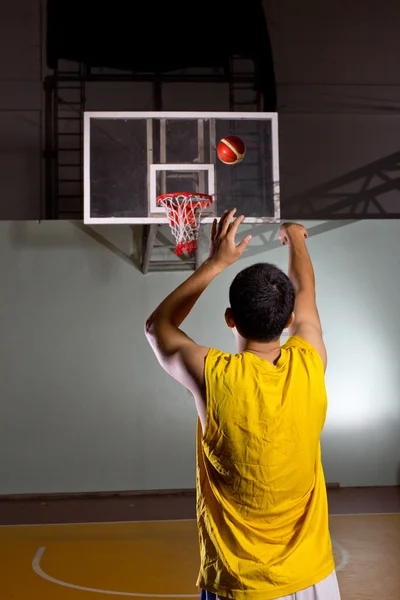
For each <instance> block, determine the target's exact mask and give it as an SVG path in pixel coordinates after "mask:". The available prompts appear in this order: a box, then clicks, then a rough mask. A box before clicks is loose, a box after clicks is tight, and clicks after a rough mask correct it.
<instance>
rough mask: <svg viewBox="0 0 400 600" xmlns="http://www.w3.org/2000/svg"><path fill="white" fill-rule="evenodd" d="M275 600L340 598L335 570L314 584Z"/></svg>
mask: <svg viewBox="0 0 400 600" xmlns="http://www.w3.org/2000/svg"><path fill="white" fill-rule="evenodd" d="M276 600H340V591H339V585H338V581H337V577H336V571H333V573H331V574H330V575H328V577H325V579H323V580H322V581H319V582H318V583H316V584H315V585H312V586H311V587H308V588H306V589H304V590H300V592H296V593H295V594H289V596H283V597H281V598H277V599H276Z"/></svg>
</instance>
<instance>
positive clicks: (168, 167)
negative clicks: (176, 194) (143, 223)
mask: <svg viewBox="0 0 400 600" xmlns="http://www.w3.org/2000/svg"><path fill="white" fill-rule="evenodd" d="M159 171H189V172H193V173H194V172H196V171H199V172H200V171H205V172H207V174H208V189H207V191H206V192H204V193H206V194H209V195H210V196H214V195H215V185H214V181H215V179H214V165H211V164H210V165H207V164H201V165H197V164H186V163H185V164H171V163H169V164H168V163H164V164H152V165H150V170H149V195H150V211H151V213H152V214H155V213H159V214H161V215H163V214H165V208H163V207H162V206H157V203H156V198H157V173H158V172H159ZM178 191H179V190H178ZM196 191H197V190H193V192H196ZM201 191H202V192H203V190H201Z"/></svg>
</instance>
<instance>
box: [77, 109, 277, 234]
mask: <svg viewBox="0 0 400 600" xmlns="http://www.w3.org/2000/svg"><path fill="white" fill-rule="evenodd" d="M91 119H110V120H113V119H123V120H129V119H142V120H143V119H147V120H149V119H150V120H151V119H157V120H160V119H167V120H168V119H185V120H190V119H220V120H222V119H227V120H253V121H256V120H261V121H270V122H271V131H272V175H273V187H274V192H273V193H274V216H273V217H246V218H245V219H244V222H245V223H279V222H280V218H281V215H280V184H279V142H278V114H277V113H267V112H193V111H191V112H182V111H179V112H172V111H166V112H163V111H150V112H138V111H118V112H116V111H106V112H105V111H87V112H85V113H84V115H83V138H84V139H83V194H84V197H83V221H84V223H85V224H87V225H114V224H115V225H135V224H151V223H155V224H163V223H165V224H166V223H168V219H167V217H166V216H163V215H162V214H161V213H163V212H164V209H162V208H159V207H157V206H156V207H155V210H154V213H160V214H159V215H157V216H150V217H91V216H90V212H91V211H90V121H91ZM167 166H168V165H166V164H151V165H149V169H150V172H149V181H148V189H149V193H150V207H151V212H152V213H153V205H154V204H155V198H153V195H152V194H151V190H150V187H151V185H154V184H151V181H152V177H154V178H155V176H156V175H155V174H156V171H157V170H163V169H162V168H163V167H167ZM169 166H170V167H171V166H172V167H173V170H179V169H178V168H177V167H179V166H181V167H185V168H184V169H181V170H188V171H197V170H198V171H200V170H208V173H209V177H210V173H211V171H210V170H209V169H208V168H209V167H210V166H211V167H213V169H212V179H213V186H214V177H213V173H214V165H199V164H185V165H169ZM153 167H157V169H154V168H153ZM203 167H206V169H203ZM164 170H166V169H164ZM209 185H211V182H210V179H209ZM155 189H156V188H155V187H154V190H153V192H154V191H155ZM214 192H215V190H214ZM209 193H210V194H211V192H209ZM213 220H214V217H213V216H205V217H204V218H202V219H201V223H212V222H213Z"/></svg>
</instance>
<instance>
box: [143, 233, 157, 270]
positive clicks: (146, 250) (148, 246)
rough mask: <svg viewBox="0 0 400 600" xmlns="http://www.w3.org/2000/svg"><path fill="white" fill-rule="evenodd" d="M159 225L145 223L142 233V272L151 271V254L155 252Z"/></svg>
mask: <svg viewBox="0 0 400 600" xmlns="http://www.w3.org/2000/svg"><path fill="white" fill-rule="evenodd" d="M157 229H158V225H154V224H153V225H143V235H142V265H141V267H142V273H144V274H146V273H147V272H148V271H149V266H150V260H151V254H152V252H153V247H154V242H155V239H156V235H157Z"/></svg>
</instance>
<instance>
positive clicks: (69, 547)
mask: <svg viewBox="0 0 400 600" xmlns="http://www.w3.org/2000/svg"><path fill="white" fill-rule="evenodd" d="M194 500H195V499H194V495H193V494H192V493H187V494H180V495H161V494H158V495H147V496H144V495H143V496H125V497H124V496H122V497H103V498H93V499H72V498H69V499H54V500H46V501H43V500H20V499H9V500H1V501H0V525H1V526H0V573H1V578H0V598H1V600H3V599H4V600H5V599H11V598H12V599H13V600H30V599H32V600H58V599H60V600H64V599H65V600H89V598H94V597H96V596H94V594H96V595H97V597H101V596H102V595H103V596H107V598H110V599H111V600H112V599H113V598H115V599H117V598H121V597H137V598H140V597H146V598H167V597H168V598H172V599H173V598H191V597H193V598H197V597H198V590H197V589H196V587H195V582H196V577H197V569H198V548H197V537H196V522H195V520H194V517H195V501H194ZM329 505H330V513H331V534H332V539H333V545H334V552H335V559H336V566H337V571H338V579H339V584H340V588H341V593H342V600H359V599H360V600H361V599H363V600H377V599H381V598H387V599H388V600H389V599H391V598H393V599H395V598H399V597H400V569H399V565H400V487H396V488H344V489H333V490H329Z"/></svg>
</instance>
